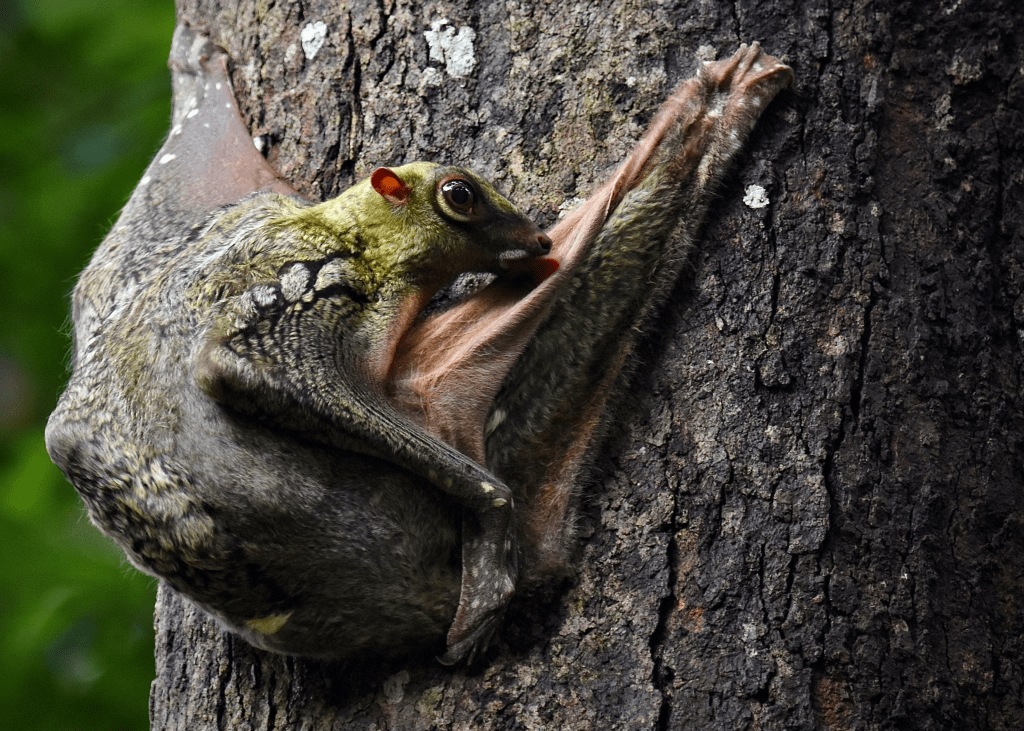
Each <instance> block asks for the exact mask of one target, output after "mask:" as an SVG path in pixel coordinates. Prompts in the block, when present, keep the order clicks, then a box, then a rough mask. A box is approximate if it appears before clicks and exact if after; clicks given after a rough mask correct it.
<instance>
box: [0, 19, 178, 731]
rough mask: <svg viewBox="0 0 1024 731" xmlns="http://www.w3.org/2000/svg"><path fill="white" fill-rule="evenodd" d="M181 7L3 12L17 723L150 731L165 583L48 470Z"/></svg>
mask: <svg viewBox="0 0 1024 731" xmlns="http://www.w3.org/2000/svg"><path fill="white" fill-rule="evenodd" d="M173 30H174V7H173V3H172V2H171V0H102V1H99V0H21V1H20V2H19V1H18V0H0V277H2V287H0V559H2V560H0V678H2V679H3V682H0V709H2V710H0V716H2V717H3V721H4V722H5V725H6V727H7V728H12V729H19V730H27V729H45V730H46V731H63V730H64V729H68V730H77V729H104V730H105V731H109V730H111V729H144V728H147V726H148V723H147V721H148V719H147V716H148V712H147V705H148V692H149V684H150V682H151V681H152V679H153V673H154V670H153V620H152V607H153V599H154V595H155V591H156V582H155V580H154V579H151V578H149V577H147V576H144V575H142V574H140V573H138V572H137V571H135V570H134V569H133V568H132V567H131V566H130V565H129V564H128V563H127V561H126V560H125V559H124V557H123V555H122V554H121V553H120V552H119V551H117V550H116V549H115V548H114V547H113V545H112V544H111V543H109V542H108V541H107V540H106V539H105V538H103V537H102V536H101V535H100V534H99V532H98V531H97V530H96V529H95V528H93V527H92V526H91V525H90V524H89V521H88V518H87V517H86V516H85V512H84V509H83V507H82V504H81V502H80V501H79V499H78V496H77V495H76V494H75V491H74V489H73V488H72V487H71V485H70V484H68V483H67V481H66V480H65V479H64V477H63V475H61V473H60V471H59V470H57V468H56V467H54V466H53V465H52V464H51V463H50V460H49V458H48V457H47V455H46V450H45V449H44V446H43V426H44V424H45V422H46V417H47V415H48V414H49V412H50V411H51V410H52V409H53V406H54V404H55V402H56V399H57V396H58V395H59V393H60V392H61V390H62V388H63V386H64V382H65V381H66V379H67V364H68V359H69V353H70V328H69V325H68V308H69V297H68V295H69V292H70V289H71V287H72V286H73V284H74V281H75V277H76V275H77V273H78V272H79V271H80V270H81V269H82V267H83V266H84V265H85V263H86V262H87V261H88V258H89V255H90V253H91V251H92V250H93V249H94V248H95V247H96V245H97V244H98V243H99V242H100V240H101V239H102V238H103V235H104V233H105V232H106V230H107V229H108V228H109V227H110V225H111V224H112V223H113V222H114V220H115V218H116V216H117V211H118V209H119V208H120V207H121V206H122V205H123V204H124V203H125V201H126V200H127V198H128V194H129V193H130V192H131V190H132V188H133V187H134V186H135V183H136V182H137V181H138V179H139V178H140V177H141V176H142V171H143V169H144V168H145V167H146V165H147V164H148V162H149V160H150V158H151V157H152V155H153V153H154V152H156V150H157V148H158V147H159V145H160V142H161V140H162V137H163V135H164V134H165V132H166V130H167V127H168V119H169V115H170V76H169V73H168V71H167V52H168V49H169V47H170V42H171V34H172V32H173Z"/></svg>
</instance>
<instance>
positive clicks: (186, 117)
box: [185, 109, 199, 119]
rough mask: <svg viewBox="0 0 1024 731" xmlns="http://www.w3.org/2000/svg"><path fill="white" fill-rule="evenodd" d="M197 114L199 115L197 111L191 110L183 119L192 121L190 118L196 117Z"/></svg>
mask: <svg viewBox="0 0 1024 731" xmlns="http://www.w3.org/2000/svg"><path fill="white" fill-rule="evenodd" d="M197 114H199V110H198V109H193V110H192V111H191V112H189V113H188V114H186V115H185V119H192V117H194V116H196V115H197Z"/></svg>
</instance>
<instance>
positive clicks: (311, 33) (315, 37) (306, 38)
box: [299, 20, 327, 61]
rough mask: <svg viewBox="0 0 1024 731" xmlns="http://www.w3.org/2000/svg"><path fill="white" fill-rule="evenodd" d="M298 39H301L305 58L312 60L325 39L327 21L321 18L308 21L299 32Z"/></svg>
mask: <svg viewBox="0 0 1024 731" xmlns="http://www.w3.org/2000/svg"><path fill="white" fill-rule="evenodd" d="M299 39H300V40H301V41H302V52H303V53H304V54H305V55H306V60H308V61H312V60H313V59H314V58H316V54H318V53H320V49H321V48H323V47H324V42H325V41H326V40H327V23H325V22H324V21H322V20H317V21H315V22H313V23H309V24H308V25H307V26H306V27H305V28H303V29H302V30H301V31H300V32H299Z"/></svg>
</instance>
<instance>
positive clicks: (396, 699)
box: [384, 670, 411, 706]
mask: <svg viewBox="0 0 1024 731" xmlns="http://www.w3.org/2000/svg"><path fill="white" fill-rule="evenodd" d="M410 680H411V676H410V675H409V671H408V670H399V671H398V672H397V673H395V674H394V675H392V676H391V677H390V678H388V679H387V680H385V681H384V700H385V701H386V702H387V703H389V704H391V705H393V706H397V705H398V704H399V703H401V702H402V699H403V698H405V686H407V685H408V684H409V681H410Z"/></svg>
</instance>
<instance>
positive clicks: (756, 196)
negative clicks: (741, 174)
mask: <svg viewBox="0 0 1024 731" xmlns="http://www.w3.org/2000/svg"><path fill="white" fill-rule="evenodd" d="M743 202H744V203H745V204H746V205H747V206H749V207H750V208H764V207H765V206H767V205H768V191H766V190H765V189H764V188H762V187H761V186H760V185H748V186H747V189H746V191H745V192H744V194H743Z"/></svg>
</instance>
